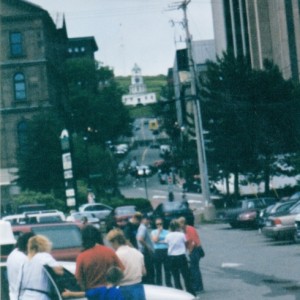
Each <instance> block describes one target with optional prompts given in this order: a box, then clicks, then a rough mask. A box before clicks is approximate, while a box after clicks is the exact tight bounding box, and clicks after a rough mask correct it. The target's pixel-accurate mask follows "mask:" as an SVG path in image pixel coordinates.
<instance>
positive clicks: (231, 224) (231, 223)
mask: <svg viewBox="0 0 300 300" xmlns="http://www.w3.org/2000/svg"><path fill="white" fill-rule="evenodd" d="M229 225H230V226H231V227H232V228H238V224H237V223H236V222H229Z"/></svg>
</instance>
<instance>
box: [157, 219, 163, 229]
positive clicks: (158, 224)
mask: <svg viewBox="0 0 300 300" xmlns="http://www.w3.org/2000/svg"><path fill="white" fill-rule="evenodd" d="M155 226H156V228H157V229H162V228H163V227H164V221H163V219H162V218H157V219H155Z"/></svg>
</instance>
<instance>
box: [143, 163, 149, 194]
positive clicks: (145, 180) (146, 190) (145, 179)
mask: <svg viewBox="0 0 300 300" xmlns="http://www.w3.org/2000/svg"><path fill="white" fill-rule="evenodd" d="M143 175H144V176H143V177H144V184H145V193H146V199H147V200H148V187H147V178H146V168H143Z"/></svg>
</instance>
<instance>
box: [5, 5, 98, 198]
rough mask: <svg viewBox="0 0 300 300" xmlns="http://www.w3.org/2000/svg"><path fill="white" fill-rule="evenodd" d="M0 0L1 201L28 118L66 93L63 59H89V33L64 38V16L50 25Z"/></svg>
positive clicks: (36, 11)
mask: <svg viewBox="0 0 300 300" xmlns="http://www.w3.org/2000/svg"><path fill="white" fill-rule="evenodd" d="M0 1H1V15H0V17H1V19H0V29H1V37H0V38H1V42H0V44H1V46H0V47H1V50H0V64H1V70H0V79H1V89H0V101H1V102H0V123H1V125H0V126H1V153H0V155H1V157H0V159H1V165H0V167H1V169H0V170H1V182H0V186H1V199H2V202H3V201H4V202H5V199H9V197H10V195H11V194H14V193H17V192H18V188H17V186H15V185H14V184H13V181H14V179H16V172H17V170H18V165H17V155H18V153H19V151H26V136H27V133H28V121H29V120H30V119H31V118H32V117H33V116H34V115H35V114H37V113H40V112H42V111H43V110H49V109H51V108H52V107H54V106H56V107H59V108H62V107H63V105H64V103H65V99H66V97H67V92H66V84H65V80H64V75H63V74H64V62H65V60H66V59H68V58H74V57H88V58H91V59H94V52H95V51H97V50H98V47H97V44H96V42H95V40H94V38H93V37H82V38H71V39H68V36H67V29H66V24H65V21H64V18H63V17H62V18H61V19H60V24H58V22H57V23H54V21H53V19H52V18H51V16H50V15H49V13H48V12H47V11H46V10H44V9H43V8H41V7H40V6H37V5H35V4H32V3H30V2H27V1H22V0H0Z"/></svg>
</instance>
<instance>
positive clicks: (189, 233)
mask: <svg viewBox="0 0 300 300" xmlns="http://www.w3.org/2000/svg"><path fill="white" fill-rule="evenodd" d="M178 222H179V225H180V228H181V229H182V231H183V232H184V234H185V237H186V240H187V241H186V245H187V250H188V255H189V258H190V267H189V269H190V275H191V286H192V290H193V294H194V295H197V294H198V293H201V292H202V291H203V281H202V275H201V270H200V258H201V256H200V253H201V252H200V251H201V249H200V247H202V246H201V241H200V237H199V234H198V232H197V230H196V228H195V227H193V226H191V225H187V224H186V219H185V218H184V217H180V218H179V219H178Z"/></svg>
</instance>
